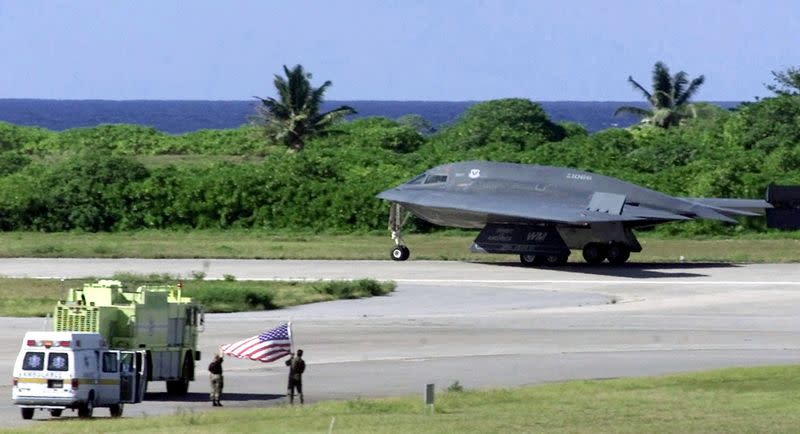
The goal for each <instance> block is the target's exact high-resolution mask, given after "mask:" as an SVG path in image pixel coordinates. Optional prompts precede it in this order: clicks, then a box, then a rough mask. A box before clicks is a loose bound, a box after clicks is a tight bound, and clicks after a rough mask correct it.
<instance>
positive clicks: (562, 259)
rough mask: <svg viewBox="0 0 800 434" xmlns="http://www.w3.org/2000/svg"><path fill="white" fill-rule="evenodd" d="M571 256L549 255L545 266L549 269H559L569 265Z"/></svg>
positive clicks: (545, 258)
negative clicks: (568, 261) (568, 260)
mask: <svg viewBox="0 0 800 434" xmlns="http://www.w3.org/2000/svg"><path fill="white" fill-rule="evenodd" d="M568 258H569V255H547V256H545V257H544V264H545V265H547V266H549V267H558V266H561V265H564V264H566V263H567V259H568Z"/></svg>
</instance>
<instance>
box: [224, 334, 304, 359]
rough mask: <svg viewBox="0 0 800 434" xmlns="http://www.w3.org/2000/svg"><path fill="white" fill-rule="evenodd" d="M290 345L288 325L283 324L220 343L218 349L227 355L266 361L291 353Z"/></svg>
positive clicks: (290, 338) (290, 337)
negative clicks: (228, 342) (256, 333)
mask: <svg viewBox="0 0 800 434" xmlns="http://www.w3.org/2000/svg"><path fill="white" fill-rule="evenodd" d="M291 347H292V336H291V332H290V331H289V325H288V324H283V325H280V326H278V327H276V328H274V329H271V330H267V331H265V332H263V333H261V334H258V335H255V336H251V337H249V338H246V339H242V340H240V341H236V342H234V343H232V344H227V345H220V347H219V349H220V351H221V352H222V353H224V354H227V355H229V356H233V357H237V358H240V359H250V360H255V361H259V362H263V363H268V362H272V361H275V360H278V359H280V358H281V357H285V356H288V355H289V354H291Z"/></svg>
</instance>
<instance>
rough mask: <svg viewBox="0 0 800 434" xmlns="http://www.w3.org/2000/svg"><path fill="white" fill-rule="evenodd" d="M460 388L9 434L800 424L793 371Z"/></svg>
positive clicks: (799, 370)
mask: <svg viewBox="0 0 800 434" xmlns="http://www.w3.org/2000/svg"><path fill="white" fill-rule="evenodd" d="M463 380H464V383H465V384H466V386H467V390H461V389H460V388H459V387H458V385H459V383H457V382H456V383H453V384H452V385H451V386H450V387H448V388H447V390H444V389H445V386H446V385H437V386H439V387H440V390H441V392H440V391H437V393H436V404H435V412H434V413H433V414H431V413H430V412H429V411H427V409H426V408H425V406H424V404H423V403H422V399H421V397H420V396H409V397H402V398H387V399H355V400H348V401H326V402H320V403H317V404H311V405H309V404H306V405H305V406H291V407H290V406H276V407H273V408H258V409H229V408H227V407H226V408H224V409H215V410H211V408H210V407H209V408H208V410H209V411H203V412H181V413H179V414H177V415H172V416H157V417H153V416H148V417H144V418H122V419H111V418H109V417H97V418H95V419H94V420H90V421H85V420H80V419H78V418H68V420H52V421H48V422H43V421H42V422H40V421H37V422H36V423H33V424H31V425H28V426H27V427H25V428H15V429H14V431H18V432H53V431H54V430H57V431H65V432H67V431H68V432H75V433H79V432H80V433H83V432H85V433H95V432H115V433H128V432H131V433H133V432H158V433H168V432H172V433H174V432H191V433H224V432H243V431H244V432H250V431H256V432H260V431H264V427H269V430H270V431H274V432H281V433H294V432H298V433H300V432H302V433H307V432H335V433H415V434H416V433H429V432H430V433H449V432H458V433H462V432H463V433H499V432H547V433H562V432H563V433H593V434H596V433H643V432H647V433H650V432H657V433H730V432H737V433H740V432H742V433H759V432H769V433H790V432H797V426H798V423H800V416H798V415H800V411H798V410H800V404H798V400H797V392H798V389H800V367H797V366H776V367H762V368H733V369H722V370H716V371H709V372H701V373H691V374H681V375H672V376H665V377H651V378H628V379H616V380H592V381H570V382H566V383H555V384H545V385H540V386H534V387H523V388H517V389H497V390H469V389H468V387H469V381H468V379H463ZM308 396H309V394H308V393H307V395H306V398H308ZM223 401H224V396H223ZM99 413H102V411H98V410H95V414H99ZM334 419H335V420H334Z"/></svg>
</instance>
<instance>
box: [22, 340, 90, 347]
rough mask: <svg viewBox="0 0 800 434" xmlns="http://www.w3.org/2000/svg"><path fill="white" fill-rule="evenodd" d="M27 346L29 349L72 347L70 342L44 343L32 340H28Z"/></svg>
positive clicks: (43, 341)
mask: <svg viewBox="0 0 800 434" xmlns="http://www.w3.org/2000/svg"><path fill="white" fill-rule="evenodd" d="M27 344H28V346H29V347H45V348H50V347H69V346H71V345H72V343H71V342H70V341H49V340H46V341H45V340H34V339H28V342H27ZM78 346H80V343H78Z"/></svg>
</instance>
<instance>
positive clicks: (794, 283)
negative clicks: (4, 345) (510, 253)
mask: <svg viewBox="0 0 800 434" xmlns="http://www.w3.org/2000/svg"><path fill="white" fill-rule="evenodd" d="M30 278H31V279H58V278H56V277H52V276H33V277H30ZM360 279H375V280H379V281H393V282H397V283H478V284H483V283H488V284H503V283H511V284H516V283H520V284H533V285H545V284H546V285H557V284H564V285H580V284H589V285H620V284H622V285H642V284H644V285H732V286H759V285H774V286H800V281H768V280H754V281H742V280H659V279H658V278H651V279H629V280H578V279H575V280H551V279H535V280H531V279H394V278H391V277H358V278H344V277H343V278H320V279H315V278H313V277H240V278H237V280H241V281H257V282H275V281H281V282H283V281H286V282H328V281H342V280H360ZM204 280H224V279H223V278H221V277H206V278H205V279H204Z"/></svg>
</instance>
